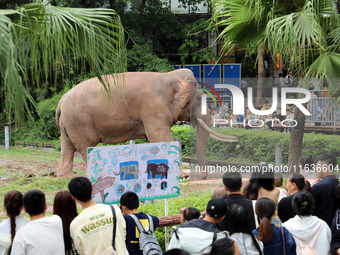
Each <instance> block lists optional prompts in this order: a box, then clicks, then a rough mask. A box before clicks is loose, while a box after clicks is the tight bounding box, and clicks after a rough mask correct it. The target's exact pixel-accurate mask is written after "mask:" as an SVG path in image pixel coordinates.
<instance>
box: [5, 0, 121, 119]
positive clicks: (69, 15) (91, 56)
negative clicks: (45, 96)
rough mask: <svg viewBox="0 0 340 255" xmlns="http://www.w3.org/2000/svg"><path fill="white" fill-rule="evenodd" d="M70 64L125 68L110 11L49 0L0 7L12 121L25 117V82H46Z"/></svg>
mask: <svg viewBox="0 0 340 255" xmlns="http://www.w3.org/2000/svg"><path fill="white" fill-rule="evenodd" d="M65 61H68V63H71V64H72V65H73V66H74V67H75V68H80V69H83V68H84V66H89V68H90V70H91V72H93V73H95V75H96V76H97V77H98V78H99V79H100V80H101V82H102V83H103V85H104V87H105V89H109V88H108V87H107V86H106V85H107V84H108V83H107V82H106V81H105V80H103V79H102V78H101V77H102V76H101V75H103V74H106V73H114V72H123V71H125V69H126V52H125V44H124V32H123V28H122V25H121V22H120V19H119V16H118V15H117V14H116V13H115V11H113V10H111V9H81V8H65V7H55V6H52V5H51V4H50V3H49V2H48V1H47V0H43V1H41V2H36V3H31V4H26V5H22V6H19V7H18V8H16V9H15V10H0V85H1V90H0V91H1V95H0V96H2V97H3V98H4V100H5V112H6V115H7V118H8V120H9V121H11V118H12V115H13V116H14V121H15V123H18V122H19V121H22V120H24V118H25V117H30V116H31V114H30V112H31V110H32V107H31V106H32V105H33V106H34V105H35V102H34V100H33V98H32V96H31V95H30V94H29V92H28V87H29V86H30V87H32V86H33V87H40V86H43V85H44V84H47V85H49V84H50V85H49V86H51V83H56V82H57V81H58V80H59V81H60V80H63V79H64V78H65V77H66V76H67V75H66V73H67V72H68V70H67V66H66V65H65Z"/></svg>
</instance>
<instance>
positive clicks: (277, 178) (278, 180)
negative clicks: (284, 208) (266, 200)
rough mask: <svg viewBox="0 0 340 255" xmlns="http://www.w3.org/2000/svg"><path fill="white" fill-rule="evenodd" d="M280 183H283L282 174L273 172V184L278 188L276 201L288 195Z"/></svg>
mask: <svg viewBox="0 0 340 255" xmlns="http://www.w3.org/2000/svg"><path fill="white" fill-rule="evenodd" d="M282 185H283V178H282V174H281V173H277V172H275V174H274V186H275V187H277V188H278V189H279V190H280V194H279V200H278V202H280V200H281V199H282V198H284V197H287V196H288V192H287V191H286V190H285V189H283V188H282Z"/></svg>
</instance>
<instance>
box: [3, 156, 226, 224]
mask: <svg viewBox="0 0 340 255" xmlns="http://www.w3.org/2000/svg"><path fill="white" fill-rule="evenodd" d="M46 157H48V155H47V154H45V153H39V151H37V152H35V153H31V154H30V155H29V156H27V157H26V156H24V157H20V156H19V157H12V156H5V155H1V156H0V219H3V218H5V217H6V214H5V212H4V208H3V198H4V195H5V194H6V193H7V192H8V191H9V190H12V189H17V190H20V191H22V192H24V190H28V189H32V188H37V189H41V190H43V191H44V192H45V194H46V198H47V205H48V210H47V212H48V213H52V210H53V208H52V204H53V198H54V195H55V193H56V192H57V191H58V188H52V187H49V186H48V187H46V186H41V185H43V184H41V182H44V181H46V183H47V181H48V180H49V181H50V183H52V184H50V185H54V183H57V182H58V181H59V182H60V180H58V179H60V178H57V177H55V173H56V170H57V166H58V163H59V159H60V158H59V156H58V155H55V156H54V158H46ZM74 169H76V172H77V173H78V175H79V174H85V166H84V164H83V163H82V160H81V159H80V158H79V157H78V159H77V158H76V159H75V163H74ZM181 171H182V172H183V173H184V176H182V177H185V176H186V177H188V176H189V175H190V169H184V170H181ZM21 180H22V182H20V181H21ZM51 180H52V182H51ZM54 180H55V181H54ZM18 182H20V184H18ZM64 183H65V185H63V187H62V188H61V189H67V185H66V184H67V180H65V181H64ZM219 183H222V179H221V178H220V177H219V178H215V176H214V178H208V179H207V180H201V179H200V177H199V176H195V177H194V178H189V180H188V181H187V182H183V183H182V185H181V189H182V191H181V193H182V195H183V196H185V195H187V194H189V193H200V192H209V191H211V190H212V188H213V187H215V186H216V185H217V184H219ZM26 185H30V186H26ZM47 185H48V184H47ZM22 186H24V187H22ZM47 188H48V189H49V190H50V191H45V189H47Z"/></svg>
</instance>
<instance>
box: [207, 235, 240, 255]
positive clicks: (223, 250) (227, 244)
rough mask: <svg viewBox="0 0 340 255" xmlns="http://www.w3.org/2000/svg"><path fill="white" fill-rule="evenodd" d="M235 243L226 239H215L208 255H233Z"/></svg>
mask: <svg viewBox="0 0 340 255" xmlns="http://www.w3.org/2000/svg"><path fill="white" fill-rule="evenodd" d="M234 253H235V242H234V241H233V240H231V239H229V238H227V237H225V238H221V239H217V240H216V241H215V242H214V243H213V244H212V247H211V251H210V253H209V255H234Z"/></svg>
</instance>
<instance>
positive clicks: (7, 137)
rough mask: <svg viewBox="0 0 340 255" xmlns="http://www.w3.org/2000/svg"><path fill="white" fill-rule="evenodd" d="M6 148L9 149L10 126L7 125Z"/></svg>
mask: <svg viewBox="0 0 340 255" xmlns="http://www.w3.org/2000/svg"><path fill="white" fill-rule="evenodd" d="M5 150H6V151H7V150H9V126H8V125H6V126H5Z"/></svg>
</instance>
